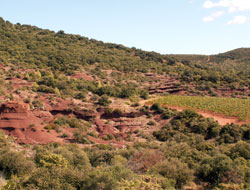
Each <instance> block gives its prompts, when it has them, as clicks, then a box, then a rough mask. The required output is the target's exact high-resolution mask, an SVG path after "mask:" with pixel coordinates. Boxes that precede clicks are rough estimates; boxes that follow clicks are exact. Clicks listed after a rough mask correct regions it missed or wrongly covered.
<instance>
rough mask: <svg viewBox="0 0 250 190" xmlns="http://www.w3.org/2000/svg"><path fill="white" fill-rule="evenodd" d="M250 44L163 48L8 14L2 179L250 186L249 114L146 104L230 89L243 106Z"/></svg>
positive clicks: (1, 94) (19, 183)
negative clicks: (198, 50)
mask: <svg viewBox="0 0 250 190" xmlns="http://www.w3.org/2000/svg"><path fill="white" fill-rule="evenodd" d="M245 51H248V49H239V50H235V51H233V53H232V52H231V53H230V52H228V53H225V54H223V56H222V55H215V56H203V55H160V54H158V53H155V52H146V51H142V50H139V49H136V48H127V47H124V46H122V45H117V44H110V43H103V42H101V41H97V40H93V39H88V38H85V37H82V36H79V35H71V34H65V33H64V32H63V31H59V32H53V31H49V30H43V29H39V28H37V27H35V26H29V25H21V24H12V23H10V22H8V21H5V20H3V19H0V69H1V70H0V104H1V105H0V129H1V131H2V132H0V189H3V190H23V189H26V190H31V189H32V190H34V189H36V190H44V189H53V190H64V189H65V190H89V189H91V190H127V189H130V190H146V189H150V190H175V189H176V190H179V189H186V190H188V189H193V190H207V189H216V190H228V189H234V190H243V189H249V188H250V181H249V179H250V173H249V171H250V166H249V160H250V145H249V141H250V125H248V124H244V125H242V126H239V125H236V124H233V123H232V124H226V125H224V126H222V125H220V124H219V123H218V122H217V121H215V120H214V119H212V118H204V117H202V116H201V115H199V114H197V113H196V112H194V111H191V110H184V111H182V112H178V111H177V110H174V109H170V108H167V107H162V106H161V105H160V104H158V103H155V104H153V105H152V104H147V103H146V104H145V102H146V101H147V99H149V98H151V97H158V94H165V95H168V94H169V93H170V94H181V95H182V96H176V97H178V98H180V99H181V97H183V96H184V95H202V96H205V95H208V96H230V97H233V98H235V102H236V103H237V102H240V107H239V109H241V108H242V107H244V103H245V102H248V100H247V101H245V99H248V96H249V94H250V90H249V84H250V78H249V76H250V75H249V74H250V69H249V58H248V55H247V53H243V52H245ZM238 55H239V56H238ZM169 97H175V96H169ZM192 97H193V96H192ZM236 97H238V98H241V99H244V100H242V101H239V100H238V99H236ZM175 99H176V98H175ZM175 99H174V100H175ZM199 99H201V98H199V97H198V98H197V99H195V102H193V103H192V104H195V103H196V100H199ZM212 99H213V100H214V102H215V103H214V105H216V102H218V99H217V100H216V98H212ZM184 100H185V99H184ZM192 100H194V99H192ZM210 100H211V98H206V101H204V102H205V106H207V105H208V103H207V102H209V101H210ZM226 100H229V101H230V100H231V98H227V99H226ZM160 103H162V102H160ZM163 103H164V102H163ZM185 103H187V105H190V101H188V100H187V101H186V102H185ZM225 107H227V105H226V104H225V105H224V107H223V106H222V108H223V109H224V108H225ZM218 109H220V107H219V108H218ZM232 109H233V108H230V110H232Z"/></svg>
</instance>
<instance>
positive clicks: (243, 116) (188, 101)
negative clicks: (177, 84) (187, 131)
mask: <svg viewBox="0 0 250 190" xmlns="http://www.w3.org/2000/svg"><path fill="white" fill-rule="evenodd" d="M151 103H159V104H161V105H166V106H167V105H169V106H179V107H185V108H190V109H197V110H203V111H212V112H214V113H216V114H223V115H225V116H228V117H237V118H238V119H239V120H241V121H243V120H247V121H249V120H250V99H238V98H221V97H201V96H176V95H173V96H172V95H171V96H165V97H161V98H159V99H156V100H153V101H151Z"/></svg>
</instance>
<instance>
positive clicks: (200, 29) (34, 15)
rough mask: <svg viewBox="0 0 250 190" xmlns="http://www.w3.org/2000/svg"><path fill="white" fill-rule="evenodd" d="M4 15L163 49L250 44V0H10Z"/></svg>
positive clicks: (0, 11)
mask: <svg viewBox="0 0 250 190" xmlns="http://www.w3.org/2000/svg"><path fill="white" fill-rule="evenodd" d="M0 17H3V18H4V19H5V20H9V21H10V22H13V23H17V22H19V23H21V24H31V25H36V26H38V27H41V28H44V29H50V30H54V31H58V30H64V31H65V32H66V33H73V34H80V35H83V36H85V37H88V38H94V39H97V40H102V41H104V42H112V43H119V44H123V45H125V46H128V47H136V48H140V49H143V50H147V51H156V52H159V53H163V54H216V53H220V52H225V51H228V50H232V49H235V48H239V47H250V35H249V34H250V0H211V1H210V0H40V1H38V0H37V1H34V0H8V1H7V0H6V1H1V2H0Z"/></svg>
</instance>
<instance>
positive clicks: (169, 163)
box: [151, 158, 193, 189]
mask: <svg viewBox="0 0 250 190" xmlns="http://www.w3.org/2000/svg"><path fill="white" fill-rule="evenodd" d="M151 172H152V173H158V174H160V175H162V176H163V177H166V178H168V179H172V180H174V181H175V182H176V184H175V187H176V188H178V189H181V188H182V187H183V186H184V185H186V184H188V183H189V182H191V181H192V179H193V171H192V170H191V169H189V167H188V166H187V164H185V163H183V162H181V161H180V160H178V159H177V158H171V159H169V160H164V161H162V162H160V163H159V164H157V165H156V166H155V167H154V168H153V169H152V170H151Z"/></svg>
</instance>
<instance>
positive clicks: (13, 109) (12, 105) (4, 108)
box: [0, 102, 30, 114]
mask: <svg viewBox="0 0 250 190" xmlns="http://www.w3.org/2000/svg"><path fill="white" fill-rule="evenodd" d="M28 111H30V106H29V104H25V103H20V102H7V103H4V104H2V105H1V107H0V114H4V113H28Z"/></svg>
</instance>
